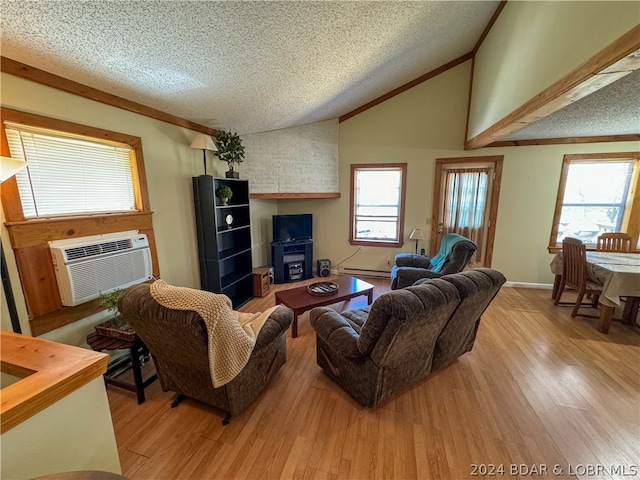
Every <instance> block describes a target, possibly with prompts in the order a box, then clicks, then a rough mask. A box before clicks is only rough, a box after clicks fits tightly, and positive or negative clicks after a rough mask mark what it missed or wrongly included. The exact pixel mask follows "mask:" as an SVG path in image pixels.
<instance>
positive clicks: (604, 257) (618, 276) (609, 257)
mask: <svg viewBox="0 0 640 480" xmlns="http://www.w3.org/2000/svg"><path fill="white" fill-rule="evenodd" d="M551 272H552V273H553V274H555V275H562V252H558V254H557V255H556V256H555V257H553V260H552V261H551ZM587 272H588V274H589V278H590V280H593V281H596V282H598V283H601V284H602V295H600V301H601V302H602V303H603V304H604V305H608V306H618V305H620V297H640V254H638V253H613V252H587Z"/></svg>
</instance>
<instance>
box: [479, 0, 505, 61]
mask: <svg viewBox="0 0 640 480" xmlns="http://www.w3.org/2000/svg"><path fill="white" fill-rule="evenodd" d="M506 5H507V0H501V2H500V3H499V4H498V7H497V8H496V11H495V12H493V15H492V16H491V18H490V19H489V23H487V26H486V27H485V28H484V31H483V32H482V34H481V35H480V38H479V39H478V41H477V42H476V45H475V47H473V50H472V51H471V53H472V55H473V57H474V58H475V56H476V53H478V50H479V49H480V46H481V45H482V42H484V39H485V38H486V36H487V35H489V31H490V30H491V28H492V27H493V25H494V23H496V20H498V17H499V16H500V14H501V13H502V10H503V9H504V7H506Z"/></svg>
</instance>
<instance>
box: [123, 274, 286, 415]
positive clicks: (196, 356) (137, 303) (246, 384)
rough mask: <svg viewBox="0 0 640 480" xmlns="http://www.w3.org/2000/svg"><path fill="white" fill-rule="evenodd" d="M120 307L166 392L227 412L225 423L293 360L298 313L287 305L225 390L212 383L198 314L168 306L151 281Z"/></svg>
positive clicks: (263, 330) (274, 314) (136, 287)
mask: <svg viewBox="0 0 640 480" xmlns="http://www.w3.org/2000/svg"><path fill="white" fill-rule="evenodd" d="M118 309H119V311H120V313H121V314H122V315H123V316H124V317H125V318H126V319H127V321H128V322H129V323H130V324H131V326H132V327H133V328H134V329H135V331H136V332H137V334H138V336H139V337H140V339H141V340H142V341H143V342H144V343H145V344H146V346H147V347H148V348H149V351H150V352H151V356H152V358H153V361H154V364H155V367H156V370H157V372H158V379H159V380H160V385H161V386H162V390H163V391H165V392H166V391H173V392H176V393H177V394H178V395H179V396H187V397H190V398H194V399H196V400H199V401H201V402H204V403H207V404H209V405H212V406H214V407H217V408H220V409H222V410H225V411H226V412H228V415H227V417H226V418H225V421H223V423H228V419H229V418H230V417H231V415H237V414H239V413H240V412H242V411H243V410H244V409H245V408H247V407H248V406H249V404H250V403H251V402H252V401H253V400H254V399H255V398H256V397H257V396H258V394H260V392H261V391H262V389H263V388H265V386H266V385H267V383H268V382H269V380H270V379H271V378H272V376H273V375H274V374H275V373H276V372H277V371H278V370H279V369H280V367H281V366H282V365H283V364H284V363H285V362H286V360H287V346H286V332H287V329H288V328H289V326H290V325H291V322H292V320H293V311H292V310H290V309H289V308H287V307H284V306H282V305H281V306H279V307H278V308H276V309H275V310H274V311H273V312H272V313H271V315H270V316H269V317H268V318H267V320H266V321H265V323H264V325H263V326H262V328H261V329H260V331H259V333H258V336H257V338H256V343H255V346H254V348H253V351H252V353H251V356H250V357H249V361H248V363H247V364H246V365H245V366H244V368H243V369H242V370H241V371H240V373H239V374H238V375H237V376H235V378H233V380H231V381H230V382H229V383H227V384H225V385H223V386H221V387H219V388H214V387H213V384H212V380H211V372H210V369H209V352H208V337H207V330H206V326H205V323H204V321H203V319H202V317H201V316H200V315H199V314H198V313H196V312H192V311H182V310H172V309H168V308H165V307H163V306H162V305H160V304H159V303H157V302H156V300H155V299H154V298H153V297H152V295H151V293H150V286H149V285H148V284H140V285H134V286H133V287H129V288H128V289H127V290H125V292H124V293H123V294H122V296H121V298H120V301H119V303H118ZM175 405H177V402H175V401H174V404H173V405H172V406H175Z"/></svg>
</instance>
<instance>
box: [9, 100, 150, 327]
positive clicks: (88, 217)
mask: <svg viewBox="0 0 640 480" xmlns="http://www.w3.org/2000/svg"><path fill="white" fill-rule="evenodd" d="M0 116H1V118H2V121H0V151H1V153H2V155H3V156H10V152H9V144H8V142H7V136H6V132H5V126H4V122H5V121H7V122H11V123H16V124H23V125H28V126H33V127H38V128H44V129H49V130H57V131H60V132H66V133H69V134H72V135H80V136H84V137H91V138H96V139H98V140H108V141H112V142H117V143H122V144H126V145H129V146H130V147H131V149H132V150H131V154H130V155H131V167H132V174H133V179H134V181H133V183H134V198H135V205H136V208H137V210H138V211H137V212H118V213H95V214H80V215H69V216H55V217H44V218H25V216H24V213H23V211H22V202H21V200H20V194H19V192H18V185H17V181H16V179H15V177H12V178H10V179H8V180H6V181H5V182H4V183H3V184H2V188H1V189H0V196H1V198H2V208H3V210H4V214H5V226H6V228H7V231H8V233H9V239H10V241H11V247H12V248H13V250H14V254H15V259H16V265H17V268H18V273H19V275H20V280H21V287H22V291H23V293H24V298H25V303H26V307H27V313H28V316H29V323H30V326H31V333H32V335H34V336H38V335H42V334H43V333H46V332H49V331H51V330H53V329H55V328H59V327H61V326H64V325H67V324H69V323H72V322H75V321H76V320H80V319H82V318H85V317H87V316H89V315H92V314H94V313H96V312H98V311H100V310H102V309H104V307H101V306H100V299H96V300H93V301H91V302H87V303H84V304H81V305H78V306H75V307H63V306H62V302H61V300H60V295H59V292H58V286H57V281H56V277H55V270H54V267H53V263H52V261H51V254H50V253H49V246H48V242H49V241H53V240H63V239H70V238H76V237H84V236H87V235H100V234H105V233H115V232H119V231H125V230H139V231H140V233H144V234H146V235H147V237H148V238H149V244H150V247H151V259H152V267H153V268H152V269H153V274H154V276H159V275H160V272H159V267H158V258H157V250H156V246H155V236H154V232H153V224H152V218H151V217H152V212H151V208H150V204H149V194H148V191H147V179H146V173H145V168H144V156H143V153H142V139H141V138H140V137H136V136H133V135H128V134H124V133H119V132H113V131H110V130H105V129H101V128H97V127H91V126H87V125H81V124H77V123H72V122H68V121H65V120H59V119H56V118H50V117H45V116H43V115H37V114H32V113H27V112H22V111H19V110H13V109H10V108H6V107H0Z"/></svg>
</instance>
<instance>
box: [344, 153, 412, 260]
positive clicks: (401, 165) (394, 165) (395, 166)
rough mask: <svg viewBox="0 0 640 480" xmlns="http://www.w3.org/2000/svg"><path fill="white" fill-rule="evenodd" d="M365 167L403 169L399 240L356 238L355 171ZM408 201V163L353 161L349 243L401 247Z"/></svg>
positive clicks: (350, 183)
mask: <svg viewBox="0 0 640 480" xmlns="http://www.w3.org/2000/svg"><path fill="white" fill-rule="evenodd" d="M365 168H371V169H373V168H377V169H383V168H389V169H394V170H396V169H400V170H401V171H402V185H401V187H400V188H401V192H400V216H399V218H398V241H397V242H384V241H379V240H361V239H356V238H355V235H354V233H355V232H354V227H355V218H354V215H355V208H354V200H355V186H354V184H355V181H354V180H355V172H356V170H358V169H365ZM406 203H407V163H352V164H351V180H350V182H349V244H350V245H361V246H367V247H393V248H401V247H402V246H403V245H404V214H405V205H406Z"/></svg>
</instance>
